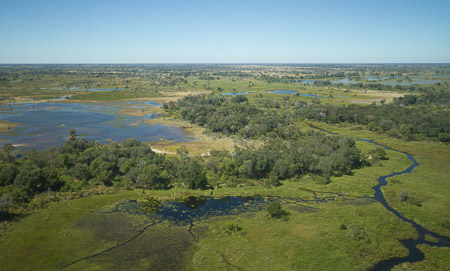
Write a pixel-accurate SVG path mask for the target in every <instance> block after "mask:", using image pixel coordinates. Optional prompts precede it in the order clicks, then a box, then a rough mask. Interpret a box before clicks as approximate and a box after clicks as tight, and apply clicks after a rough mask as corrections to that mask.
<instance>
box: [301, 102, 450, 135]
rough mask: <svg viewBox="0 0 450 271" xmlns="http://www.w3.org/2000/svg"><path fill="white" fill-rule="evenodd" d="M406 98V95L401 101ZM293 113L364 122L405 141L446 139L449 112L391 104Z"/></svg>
mask: <svg viewBox="0 0 450 271" xmlns="http://www.w3.org/2000/svg"><path fill="white" fill-rule="evenodd" d="M410 99H411V98H410V96H409V97H408V98H405V99H404V100H403V101H405V102H406V101H409V100H410ZM413 100H414V98H413ZM296 114H297V115H298V116H302V117H305V118H308V119H312V120H318V121H323V122H327V123H341V122H348V123H354V124H360V125H365V126H367V128H368V129H369V130H372V131H377V132H380V133H385V134H388V135H389V136H392V137H397V138H403V139H406V140H424V139H429V140H436V141H442V142H450V112H449V111H447V110H437V111H432V110H431V109H430V108H427V107H425V106H415V107H405V106H398V105H395V104H387V105H382V106H378V105H368V106H361V105H347V106H332V105H326V106H325V105H315V106H307V107H302V108H299V109H298V110H296Z"/></svg>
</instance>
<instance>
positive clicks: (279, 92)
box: [267, 90, 298, 94]
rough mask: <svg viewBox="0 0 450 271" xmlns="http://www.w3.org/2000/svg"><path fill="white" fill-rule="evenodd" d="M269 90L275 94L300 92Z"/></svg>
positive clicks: (295, 91)
mask: <svg viewBox="0 0 450 271" xmlns="http://www.w3.org/2000/svg"><path fill="white" fill-rule="evenodd" d="M267 92H268V93H273V94H294V93H298V91H297V90H269V91H267Z"/></svg>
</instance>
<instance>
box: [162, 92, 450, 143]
mask: <svg viewBox="0 0 450 271" xmlns="http://www.w3.org/2000/svg"><path fill="white" fill-rule="evenodd" d="M447 99H448V95H445V93H443V94H442V95H439V94H436V95H435V94H433V95H424V96H419V97H417V96H415V95H406V96H405V97H403V98H396V99H395V100H394V102H393V103H391V104H382V105H376V104H372V105H368V106H361V105H356V104H354V105H344V106H338V105H321V104H314V103H310V104H308V103H305V102H297V103H295V104H294V105H293V106H291V107H290V108H287V109H286V108H285V109H284V110H281V109H280V110H272V109H270V108H269V109H262V108H261V107H256V106H254V105H251V104H249V103H248V99H247V98H246V97H245V96H241V95H237V96H234V97H232V98H224V97H222V96H217V95H208V96H207V95H198V96H189V97H185V98H183V99H181V100H180V101H178V103H177V104H175V103H169V104H166V105H164V106H165V108H166V109H168V110H169V111H170V110H171V111H174V112H178V111H179V114H180V116H181V118H183V119H185V120H189V121H190V122H192V123H195V124H198V125H200V126H203V127H206V128H208V129H209V130H210V131H212V132H220V133H224V134H234V135H239V136H242V137H244V138H259V137H261V136H264V137H269V138H270V137H280V138H283V139H294V138H297V137H298V136H299V135H301V133H300V132H299V129H298V127H297V126H295V125H294V124H295V121H296V120H297V119H299V118H300V119H305V118H306V119H311V120H316V121H323V122H327V123H342V122H346V123H352V124H359V125H364V126H366V127H367V128H368V129H369V130H372V131H377V132H379V133H385V134H387V135H389V136H392V137H397V138H403V139H406V140H436V141H442V142H450V112H449V111H448V110H446V109H442V110H433V109H430V107H427V106H425V105H430V104H431V105H433V104H434V105H436V104H441V103H443V104H445V105H448V102H447ZM267 107H271V106H270V105H268V106H266V108H267ZM275 107H279V105H278V106H275Z"/></svg>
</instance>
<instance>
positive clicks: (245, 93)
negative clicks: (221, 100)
mask: <svg viewBox="0 0 450 271" xmlns="http://www.w3.org/2000/svg"><path fill="white" fill-rule="evenodd" d="M247 94H248V91H246V92H237V93H222V96H236V95H247Z"/></svg>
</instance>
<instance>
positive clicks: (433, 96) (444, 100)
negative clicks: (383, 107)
mask: <svg viewBox="0 0 450 271" xmlns="http://www.w3.org/2000/svg"><path fill="white" fill-rule="evenodd" d="M393 102H394V104H395V105H404V106H409V105H416V104H426V105H431V104H436V105H444V106H450V90H449V89H440V90H434V89H427V90H424V91H423V93H422V94H421V95H413V94H407V95H405V96H403V97H398V98H394V101H393Z"/></svg>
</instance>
